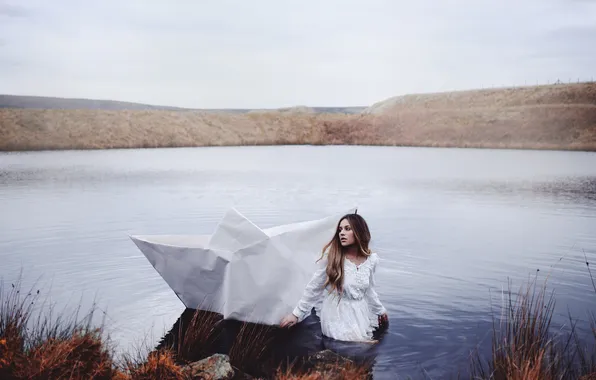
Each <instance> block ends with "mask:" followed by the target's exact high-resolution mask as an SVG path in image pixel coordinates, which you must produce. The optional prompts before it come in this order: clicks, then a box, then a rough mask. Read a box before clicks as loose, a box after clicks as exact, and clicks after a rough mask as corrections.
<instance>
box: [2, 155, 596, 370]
mask: <svg viewBox="0 0 596 380" xmlns="http://www.w3.org/2000/svg"><path fill="white" fill-rule="evenodd" d="M354 205H357V206H358V208H359V213H360V214H362V215H364V216H365V217H366V219H367V220H368V222H369V224H370V227H371V229H372V232H373V246H374V248H375V249H376V251H377V252H378V253H379V254H380V255H381V257H382V258H383V260H384V261H383V265H382V268H380V270H379V272H378V283H379V294H380V295H381V297H382V300H383V301H384V303H385V305H386V307H387V308H388V310H389V315H390V328H389V330H388V331H387V332H386V334H385V336H384V338H383V340H382V342H381V343H380V344H379V345H378V346H376V347H375V348H374V350H375V353H374V354H375V355H376V357H375V360H376V362H375V363H376V364H375V377H376V378H405V377H406V376H408V375H410V376H412V377H414V378H417V377H420V376H421V375H422V374H424V373H425V374H426V375H427V376H429V377H431V378H444V377H447V376H448V375H450V374H453V373H455V372H457V371H458V370H461V369H463V370H465V369H467V365H468V363H469V358H468V355H469V353H470V351H472V350H474V349H475V348H476V347H480V348H481V349H482V350H486V349H487V348H488V347H489V346H490V338H491V336H490V326H491V323H492V320H491V314H490V305H491V303H492V304H493V305H495V304H496V305H498V304H499V303H500V297H501V294H500V292H501V289H503V288H507V283H508V280H509V279H510V280H511V281H512V286H513V288H514V289H517V288H518V287H519V286H521V285H523V283H524V281H525V280H527V279H528V278H530V277H531V276H535V275H536V273H537V272H536V270H537V269H539V270H540V272H538V276H539V280H538V281H539V283H541V282H542V280H543V279H544V277H545V276H546V275H547V273H549V272H550V275H551V278H550V279H549V284H550V286H551V287H552V288H553V289H555V291H556V300H557V306H556V323H560V324H564V323H567V322H568V317H567V313H568V311H569V312H571V314H572V315H573V316H574V317H576V318H578V319H580V320H584V321H585V320H587V319H588V317H587V316H588V312H589V311H590V310H594V306H596V294H594V289H593V288H592V283H591V281H590V277H589V275H588V271H587V268H586V265H585V259H584V252H585V254H586V256H587V258H588V260H594V258H595V257H596V154H593V153H581V152H552V151H504V150H501V151H499V150H473V149H469V150H468V149H466V150H464V149H417V148H378V147H245V148H199V149H156V150H114V151H68V152H36V153H9V154H6V153H5V154H0V276H1V277H2V278H3V279H4V281H5V282H6V281H13V279H14V278H16V277H17V276H18V274H19V271H20V270H21V269H23V270H24V277H25V281H26V282H27V281H28V282H29V283H31V282H33V281H35V280H38V279H39V277H40V276H42V277H41V280H39V281H40V283H43V284H44V285H43V288H42V292H44V294H47V295H48V296H49V297H51V300H52V301H55V302H57V303H59V304H77V305H78V304H79V303H80V301H82V302H83V306H84V307H85V306H86V305H90V304H91V302H93V299H94V298H95V299H96V300H97V301H98V302H99V304H100V305H101V307H102V308H103V310H105V312H106V316H107V319H106V322H107V326H108V328H109V329H110V332H111V336H112V338H113V339H114V340H115V341H116V342H118V343H119V349H121V350H123V351H126V350H127V349H129V347H131V344H132V345H137V344H139V343H140V342H143V341H145V342H147V343H148V344H149V345H152V344H155V343H156V342H157V341H158V340H159V339H160V337H161V336H162V334H163V333H164V332H165V331H167V330H168V329H169V328H170V327H171V326H172V324H173V323H174V321H176V319H177V318H178V317H179V316H180V314H181V313H182V311H183V310H184V307H183V305H182V304H181V303H180V301H179V300H178V299H177V298H176V296H175V295H174V294H173V292H172V291H171V290H170V289H169V287H168V286H167V285H166V284H165V282H163V280H162V279H161V278H160V277H159V275H158V274H157V272H155V270H154V269H153V268H152V267H151V265H150V264H149V262H148V261H147V260H146V259H145V258H144V256H143V255H142V254H141V253H140V251H138V250H137V249H136V247H135V246H134V244H133V243H132V242H131V241H130V240H129V238H128V234H192V233H198V234H205V233H210V232H211V231H212V230H213V228H214V227H215V224H216V223H217V221H218V220H219V219H220V218H221V217H222V215H223V213H224V212H225V211H226V210H227V209H228V208H229V207H231V206H234V207H236V208H237V209H238V210H239V211H241V212H242V213H244V214H245V215H246V216H248V217H249V218H250V219H252V220H253V221H255V222H256V223H257V224H258V225H260V226H262V227H269V226H272V225H275V224H279V223H288V222H294V221H300V220H306V219H314V218H319V217H321V216H325V215H327V214H329V213H333V212H336V211H338V210H343V209H346V208H349V207H352V206H354ZM313 326H314V327H313ZM581 326H583V327H581V328H583V329H584V330H582V331H586V329H587V326H586V325H585V324H583V325H581ZM312 328H315V330H316V323H314V325H310V326H305V329H307V330H308V329H312ZM315 334H316V332H315ZM316 344H319V342H317V343H316ZM324 344H327V346H329V345H330V346H331V347H332V348H334V344H333V342H326V343H324ZM335 348H337V349H338V350H341V347H337V345H335Z"/></svg>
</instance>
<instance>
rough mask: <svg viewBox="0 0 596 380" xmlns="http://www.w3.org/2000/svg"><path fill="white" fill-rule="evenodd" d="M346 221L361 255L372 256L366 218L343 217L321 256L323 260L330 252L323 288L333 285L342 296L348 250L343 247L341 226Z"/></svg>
mask: <svg viewBox="0 0 596 380" xmlns="http://www.w3.org/2000/svg"><path fill="white" fill-rule="evenodd" d="M344 219H346V220H347V221H348V223H350V226H351V227H352V231H353V232H354V245H356V247H358V250H359V253H360V254H361V255H364V256H370V253H371V252H370V249H369V248H368V244H369V243H370V230H369V229H368V224H366V221H365V220H364V218H363V217H362V216H360V215H358V214H346V215H344V216H342V217H341V218H340V219H339V221H338V222H337V228H336V229H335V235H333V238H332V239H331V240H330V241H329V243H327V244H326V245H325V247H323V252H322V255H321V259H322V258H323V256H324V255H325V252H326V251H328V257H327V280H326V281H325V285H323V288H325V287H326V286H327V285H331V287H332V288H333V290H335V291H337V293H338V294H340V295H341V293H342V291H343V282H344V281H343V280H344V261H345V256H344V254H345V251H346V248H344V247H343V246H342V245H341V241H340V238H339V225H340V224H341V222H342V221H343V220H344ZM319 260H320V259H319Z"/></svg>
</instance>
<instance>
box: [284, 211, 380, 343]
mask: <svg viewBox="0 0 596 380" xmlns="http://www.w3.org/2000/svg"><path fill="white" fill-rule="evenodd" d="M369 242H370V231H369V229H368V225H367V224H366V221H365V220H364V218H362V217H361V216H360V215H358V214H347V215H345V216H343V217H342V218H341V219H340V220H339V223H338V227H337V231H336V233H335V235H334V236H333V239H331V241H330V242H329V243H327V245H326V246H325V247H324V248H323V255H322V257H321V258H320V259H319V261H318V262H319V263H320V266H319V268H317V270H316V271H315V273H314V275H313V277H312V279H311V281H310V282H309V283H308V285H307V286H306V289H305V291H304V294H303V296H302V298H301V299H300V301H299V302H298V305H297V306H296V307H295V308H294V310H293V312H292V314H289V315H287V316H285V317H284V318H283V319H282V321H281V323H280V326H281V327H290V326H293V325H295V324H296V323H298V322H301V321H302V320H304V318H306V317H307V316H308V315H309V313H310V311H311V309H312V307H313V306H315V307H316V308H317V309H316V311H317V314H318V315H319V317H320V319H321V330H322V333H323V335H325V336H327V337H329V338H333V339H337V340H342V341H368V342H371V341H373V340H372V336H373V331H374V329H375V328H377V327H379V325H382V324H386V323H387V322H388V317H387V311H386V309H385V308H384V307H383V304H382V303H381V301H380V300H379V296H378V295H377V292H376V291H375V270H376V267H377V264H378V262H379V257H378V255H377V254H376V253H372V252H371V251H370V249H369V248H368V244H369ZM321 298H322V305H321V306H320V309H319V308H318V304H319V301H321Z"/></svg>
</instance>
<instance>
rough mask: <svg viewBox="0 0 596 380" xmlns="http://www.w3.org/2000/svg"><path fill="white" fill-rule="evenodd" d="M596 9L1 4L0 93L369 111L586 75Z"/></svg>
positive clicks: (545, 3) (426, 4)
mask: <svg viewBox="0 0 596 380" xmlns="http://www.w3.org/2000/svg"><path fill="white" fill-rule="evenodd" d="M594 25H596V2H589V1H568V0H525V1H524V2H514V1H513V0H501V1H496V0H493V1H490V2H489V1H474V0H452V1H444V2H437V1H432V2H431V1H430V0H426V1H418V2H412V1H409V2H406V1H397V0H394V1H392V0H387V1H383V0H374V1H373V0H370V1H355V0H350V1H348V0H344V1H339V0H333V1H331V0H328V1H324V2H316V1H310V0H303V1H284V2H280V1H271V0H266V1H265V0H261V1H255V2H244V1H231V0H226V1H223V0H219V1H205V0H204V1H201V2H195V1H190V0H188V1H182V0H179V1H165V0H164V1H158V0H153V1H151V0H146V1H140V0H139V1H132V0H128V1H117V0H105V1H102V2H81V1H76V0H61V1H53V2H47V1H42V0H37V1H34V0H19V1H18V2H17V1H12V2H6V1H4V2H2V0H0V37H1V41H2V43H1V44H0V93H10V94H24V95H46V96H62V97H86V98H102V99H116V100H126V101H138V102H145V103H153V104H163V105H178V106H188V107H210V108H211V107H213V108H224V107H249V108H250V107H278V106H291V105H298V104H306V105H320V106H326V105H328V106H332V105H340V106H341V105H368V104H371V103H373V102H376V101H378V100H382V99H384V98H387V97H390V96H394V95H397V94H403V93H412V92H432V91H443V90H452V89H465V88H478V87H486V86H492V85H520V84H521V85H523V84H525V83H528V84H530V83H536V82H539V83H544V82H546V81H551V82H552V81H554V80H556V79H562V80H568V79H574V80H576V79H577V78H581V79H590V78H591V77H592V76H595V74H596V73H594V68H595V67H596V52H595V51H594V49H591V48H590V46H588V44H590V41H595V40H596V28H595V27H594Z"/></svg>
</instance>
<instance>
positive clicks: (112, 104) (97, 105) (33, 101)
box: [0, 95, 365, 113]
mask: <svg viewBox="0 0 596 380" xmlns="http://www.w3.org/2000/svg"><path fill="white" fill-rule="evenodd" d="M0 108H23V109H62V110H106V111H121V110H163V111H180V112H182V111H187V112H188V111H201V112H209V113H247V112H254V111H257V112H258V111H269V112H275V111H278V110H279V111H287V110H300V109H303V110H305V112H317V113H360V112H361V111H362V110H364V109H365V107H304V106H301V107H291V108H280V109H270V110H265V109H263V110H252V109H243V108H224V109H194V108H182V107H170V106H161V105H152V104H142V103H131V102H120V101H115V100H96V99H74V98H52V97H44V96H18V95H0Z"/></svg>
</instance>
